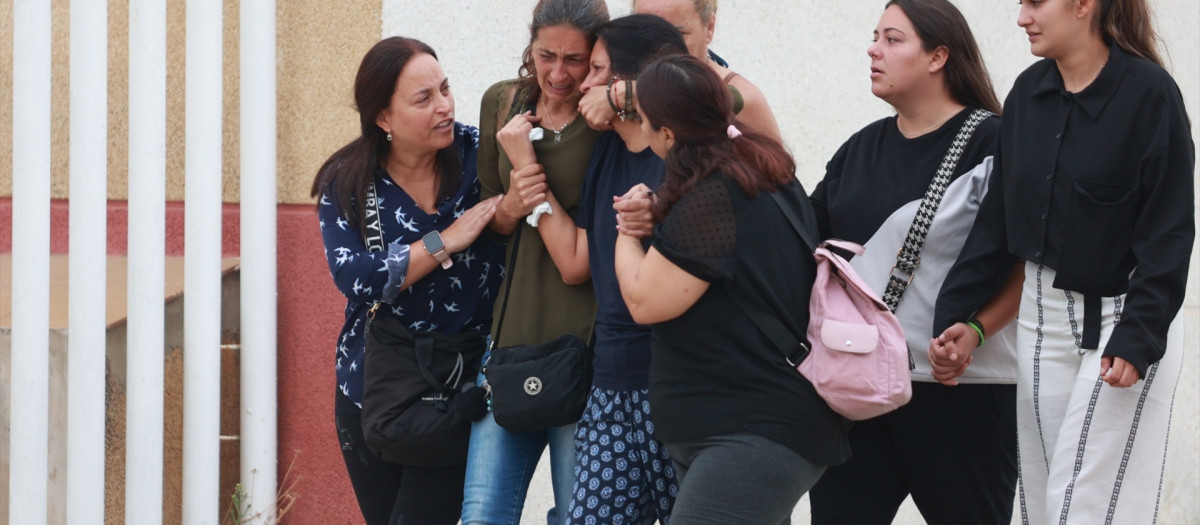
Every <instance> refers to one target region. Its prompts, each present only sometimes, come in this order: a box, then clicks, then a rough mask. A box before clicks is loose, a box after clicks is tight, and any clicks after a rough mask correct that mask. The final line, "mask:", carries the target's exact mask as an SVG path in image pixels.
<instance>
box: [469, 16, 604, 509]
mask: <svg viewBox="0 0 1200 525" xmlns="http://www.w3.org/2000/svg"><path fill="white" fill-rule="evenodd" d="M607 21H608V7H607V5H606V4H605V3H604V1H603V0H540V1H539V2H538V3H537V5H536V6H535V7H534V9H533V20H532V21H531V22H530V25H529V45H528V46H526V48H525V52H524V53H523V55H522V56H523V61H522V65H521V68H520V70H519V74H518V78H516V79H512V80H504V81H500V82H497V83H496V84H494V85H492V87H490V88H488V90H487V92H485V93H484V95H483V100H482V102H481V104H480V115H479V122H480V145H479V181H480V183H481V184H482V185H483V192H482V193H483V196H484V198H487V197H489V196H492V195H505V197H504V200H503V201H501V203H500V205H499V206H498V207H497V210H496V214H495V216H494V217H493V218H492V222H491V224H490V225H489V228H490V230H491V232H492V233H493V234H494V235H495V236H498V237H503V238H505V239H512V238H513V235H515V234H520V235H521V238H520V242H519V243H511V242H510V243H509V251H510V252H511V251H512V245H513V244H519V248H517V250H516V251H517V253H516V254H515V259H512V260H514V261H515V262H514V265H513V267H510V268H506V269H505V278H506V279H508V280H511V287H510V283H505V285H504V286H505V290H507V292H505V291H502V292H501V296H500V297H499V298H498V299H497V301H496V306H497V308H500V307H502V306H503V305H504V304H506V303H507V305H508V307H507V310H505V313H504V318H503V321H502V322H503V324H504V326H499V324H500V323H497V326H495V327H493V332H492V336H493V337H495V336H496V335H497V333H499V335H500V337H499V338H498V339H497V340H495V341H494V344H496V345H497V346H500V347H504V346H512V345H523V344H537V343H545V342H548V341H551V340H553V339H555V338H557V337H559V336H561V335H563V334H573V335H575V336H577V337H579V338H580V339H582V340H584V341H587V340H589V339H590V338H591V334H592V321H593V318H594V317H595V313H596V298H595V295H594V294H593V293H592V287H591V285H590V284H588V283H587V275H586V273H584V274H583V275H574V276H573V275H568V274H564V273H562V272H560V271H559V269H558V268H557V267H556V266H555V265H554V261H553V260H552V259H551V257H550V254H549V252H547V249H546V246H545V244H544V243H543V242H542V238H541V237H540V236H539V235H538V230H537V229H536V228H535V227H534V226H533V224H534V223H536V221H530V220H528V218H529V217H530V216H531V213H533V212H534V210H535V209H537V208H538V206H539V205H541V204H544V203H545V202H546V195H547V194H548V193H553V194H554V195H555V196H557V199H558V203H559V204H560V205H561V207H562V208H563V209H565V210H566V212H567V214H569V215H572V216H573V215H574V214H575V213H576V212H577V211H578V209H579V197H580V194H581V193H582V189H583V175H584V170H585V169H586V168H587V164H588V159H589V158H591V155H592V148H593V146H594V145H595V143H596V139H597V138H599V136H600V132H598V131H595V130H593V129H591V128H589V127H588V126H587V123H586V122H584V119H581V118H578V109H577V105H578V103H579V98H580V96H581V93H580V91H579V88H580V85H581V83H582V82H583V80H584V78H585V77H586V76H587V73H588V59H589V58H590V57H591V54H592V44H593V43H594V42H595V40H596V35H595V31H596V27H597V26H599V25H600V24H602V23H604V22H607ZM533 127H539V128H541V130H540V131H541V132H542V133H543V136H544V138H543V139H542V140H538V141H536V142H533V143H532V144H531V143H530V141H529V139H528V131H529V130H530V129H532V128H533ZM515 128H521V129H524V130H525V133H526V135H525V136H524V137H522V138H523V140H524V143H523V144H522V146H523V147H521V148H512V149H511V150H509V149H505V148H504V145H503V144H502V143H501V142H500V139H499V135H498V133H499V134H504V133H506V132H511V131H512V130H513V129H515ZM540 213H541V212H538V215H535V217H540ZM510 255H511V253H510ZM484 359H485V361H486V359H487V357H485V358H484ZM479 380H480V382H482V381H483V377H482V376H480V377H479ZM574 438H575V425H574V424H571V425H563V426H560V427H554V428H547V429H540V430H533V431H527V432H511V431H509V430H507V429H505V428H503V427H501V426H500V425H498V424H497V423H496V420H495V418H494V417H493V416H492V415H491V414H489V415H487V416H486V417H484V418H483V419H482V420H479V421H477V422H475V423H474V424H473V425H472V427H471V446H470V450H469V452H468V458H467V481H466V494H465V495H464V499H463V518H462V520H463V524H464V525H480V524H498V525H509V524H513V523H518V522H519V521H520V520H521V512H522V509H523V506H524V503H525V494H526V491H527V489H528V487H529V482H530V479H531V478H532V477H533V472H534V470H535V469H536V467H537V464H538V461H539V460H540V459H541V456H542V451H543V450H545V449H546V448H547V447H549V450H550V474H551V480H552V483H553V486H554V503H555V510H554V511H551V512H548V521H549V522H550V523H552V525H558V524H560V523H561V522H562V520H561V519H560V518H559V516H561V515H562V513H564V512H565V511H566V509H567V507H568V506H569V505H570V501H571V487H572V481H573V479H574V474H575V447H574V443H575V439H574Z"/></svg>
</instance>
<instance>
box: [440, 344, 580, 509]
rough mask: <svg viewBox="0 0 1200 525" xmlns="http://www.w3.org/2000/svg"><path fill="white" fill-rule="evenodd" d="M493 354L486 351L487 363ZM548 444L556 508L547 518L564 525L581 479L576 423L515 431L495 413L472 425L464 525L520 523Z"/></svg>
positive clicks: (480, 378)
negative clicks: (577, 464) (563, 515)
mask: <svg viewBox="0 0 1200 525" xmlns="http://www.w3.org/2000/svg"><path fill="white" fill-rule="evenodd" d="M489 356H490V353H488V354H485V355H484V357H483V361H484V362H485V363H486V362H487V359H488V357H489ZM483 381H484V378H483V374H482V373H480V374H479V376H478V378H477V379H476V384H480V385H482V384H483ZM547 444H549V446H550V469H551V470H550V477H551V480H552V483H553V485H554V486H553V488H554V504H555V508H552V509H549V510H548V512H547V514H546V520H547V522H548V523H549V525H559V524H560V523H561V522H562V519H560V518H559V517H558V516H559V514H560V513H565V512H566V509H567V507H568V506H569V505H570V502H571V489H572V488H573V486H574V481H575V480H574V476H575V425H573V424H572V425H566V426H562V427H557V428H551V429H546V430H535V431H530V432H509V431H508V430H505V429H504V428H503V427H501V426H500V425H499V424H497V423H496V418H495V416H493V415H492V414H491V413H489V414H488V415H487V416H485V417H484V418H483V419H480V420H479V421H476V422H474V423H472V424H471V442H470V446H469V448H468V450H467V475H466V483H465V487H464V490H463V513H462V525H517V524H518V523H520V521H521V511H522V510H523V508H524V506H525V496H526V494H527V493H528V491H529V481H530V480H531V479H532V478H533V472H534V470H535V469H537V464H538V461H539V460H540V459H541V456H542V450H544V449H545V448H546V446H547ZM558 509H562V510H561V511H559V510H558Z"/></svg>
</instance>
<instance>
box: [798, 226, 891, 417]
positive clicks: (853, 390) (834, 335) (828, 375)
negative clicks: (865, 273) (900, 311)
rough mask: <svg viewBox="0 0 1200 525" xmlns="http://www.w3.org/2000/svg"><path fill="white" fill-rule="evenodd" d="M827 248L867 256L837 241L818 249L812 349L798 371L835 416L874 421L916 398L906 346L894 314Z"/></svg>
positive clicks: (812, 301)
mask: <svg viewBox="0 0 1200 525" xmlns="http://www.w3.org/2000/svg"><path fill="white" fill-rule="evenodd" d="M827 246H833V247H836V248H839V249H842V250H845V251H848V252H852V253H854V254H857V255H862V254H863V247H862V246H859V245H857V244H854V243H852V242H847V241H842V240H837V239H830V240H827V241H825V242H823V243H821V244H820V245H819V246H818V247H817V249H816V250H815V252H814V257H815V258H816V260H817V278H816V281H815V282H813V288H812V296H811V297H810V298H809V302H808V314H809V322H808V341H809V344H811V345H812V348H811V350H809V353H808V356H807V357H806V358H805V359H804V360H803V361H801V362H800V365H799V366H797V367H796V369H797V370H799V371H800V373H801V374H803V375H804V377H805V378H807V379H808V381H809V382H811V383H812V385H813V388H815V389H816V390H817V393H818V394H820V395H821V398H822V399H824V400H825V402H826V403H828V404H829V407H830V408H832V409H833V410H834V411H835V412H837V413H839V414H841V415H842V416H843V417H846V418H847V419H852V420H855V421H858V420H863V419H870V418H873V417H875V416H878V415H881V414H886V413H888V412H891V411H893V410H895V409H897V408H900V407H901V406H903V405H904V404H905V403H908V400H909V399H911V398H912V376H911V372H910V369H909V354H908V343H907V342H906V341H905V339H904V332H903V331H902V330H901V329H900V322H899V321H898V320H897V319H896V316H895V314H893V313H892V311H891V310H889V309H888V307H887V305H885V304H884V303H883V301H882V300H881V299H880V298H879V297H878V296H877V295H875V293H874V292H872V291H871V289H870V288H869V287H868V286H867V285H866V284H865V283H863V281H862V279H861V278H859V276H858V274H857V273H855V272H854V268H853V267H851V266H850V263H849V262H848V261H846V259H843V258H842V257H841V256H840V255H838V254H837V253H835V252H831V251H830V250H829V249H828V248H827Z"/></svg>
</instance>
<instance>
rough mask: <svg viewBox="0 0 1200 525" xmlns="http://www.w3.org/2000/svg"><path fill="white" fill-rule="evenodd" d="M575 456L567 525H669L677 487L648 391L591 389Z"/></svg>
mask: <svg viewBox="0 0 1200 525" xmlns="http://www.w3.org/2000/svg"><path fill="white" fill-rule="evenodd" d="M575 456H576V458H577V459H578V461H577V464H576V466H575V490H574V493H573V496H572V500H571V506H570V509H569V510H568V511H567V519H566V523H567V524H569V525H576V524H578V525H600V524H610V523H611V524H612V525H643V524H649V523H654V521H655V520H656V519H657V520H659V521H661V522H662V523H663V524H667V523H670V516H671V508H672V507H674V505H675V495H676V494H677V493H678V492H679V482H678V481H677V480H676V477H675V467H674V465H673V464H672V463H671V458H670V457H669V456H668V455H667V449H666V447H664V446H663V444H662V443H661V442H659V441H658V439H657V438H655V436H654V423H653V422H652V421H651V420H650V401H649V396H648V395H647V393H646V390H602V389H597V388H593V389H592V393H591V396H590V397H589V398H588V404H587V408H586V409H584V411H583V417H582V418H580V420H579V424H578V425H577V426H576V430H575Z"/></svg>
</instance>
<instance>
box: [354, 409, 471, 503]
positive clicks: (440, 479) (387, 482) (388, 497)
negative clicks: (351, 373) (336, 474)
mask: <svg viewBox="0 0 1200 525" xmlns="http://www.w3.org/2000/svg"><path fill="white" fill-rule="evenodd" d="M335 397H336V399H335V400H334V405H333V417H334V423H335V424H336V425H337V432H338V443H340V444H341V447H342V460H343V461H345V462H346V472H347V473H348V474H349V475H350V484H351V485H353V486H354V496H355V497H356V498H358V507H359V508H360V509H361V510H362V514H363V518H364V519H366V520H367V525H455V524H456V523H458V518H459V516H460V515H461V514H462V499H463V482H464V480H465V478H466V471H467V467H466V465H463V466H461V467H453V468H446V469H427V468H417V467H412V466H405V465H398V464H395V463H388V462H386V461H383V460H382V459H379V458H378V457H376V456H375V454H374V453H372V452H371V451H370V450H369V449H368V448H367V444H366V442H365V440H364V439H363V432H362V410H361V409H359V408H358V407H357V406H355V404H354V403H353V402H351V401H350V399H349V398H347V397H346V396H344V395H342V393H341V392H340V391H339V392H337V393H336V394H335Z"/></svg>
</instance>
